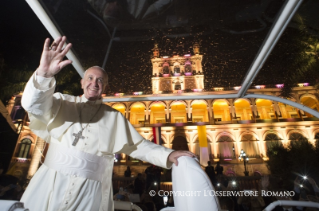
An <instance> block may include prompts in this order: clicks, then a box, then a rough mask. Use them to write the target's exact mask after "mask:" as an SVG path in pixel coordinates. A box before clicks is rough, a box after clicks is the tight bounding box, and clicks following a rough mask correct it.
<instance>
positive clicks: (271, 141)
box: [265, 133, 281, 151]
mask: <svg viewBox="0 0 319 211" xmlns="http://www.w3.org/2000/svg"><path fill="white" fill-rule="evenodd" d="M280 140H281V139H280V138H279V137H278V136H277V134H275V133H268V134H267V135H266V137H265V141H266V148H267V151H268V150H269V149H271V148H272V147H273V146H276V145H279V144H281V142H280Z"/></svg>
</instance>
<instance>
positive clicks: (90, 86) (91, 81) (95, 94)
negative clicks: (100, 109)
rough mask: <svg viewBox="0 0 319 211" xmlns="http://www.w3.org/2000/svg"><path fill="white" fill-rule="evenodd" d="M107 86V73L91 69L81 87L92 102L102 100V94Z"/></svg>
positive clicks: (95, 68) (94, 68)
mask: <svg viewBox="0 0 319 211" xmlns="http://www.w3.org/2000/svg"><path fill="white" fill-rule="evenodd" d="M106 84H107V78H106V73H104V72H103V70H101V69H100V68H98V67H91V68H89V69H88V70H87V71H86V72H85V75H84V78H83V79H82V80H81V86H82V89H83V92H84V96H85V97H86V99H88V100H90V101H94V100H98V99H100V98H101V95H102V92H103V90H104V88H105V86H106Z"/></svg>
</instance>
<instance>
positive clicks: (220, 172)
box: [215, 162, 224, 175]
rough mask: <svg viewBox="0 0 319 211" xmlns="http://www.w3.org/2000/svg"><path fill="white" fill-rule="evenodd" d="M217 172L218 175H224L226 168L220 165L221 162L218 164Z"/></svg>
mask: <svg viewBox="0 0 319 211" xmlns="http://www.w3.org/2000/svg"><path fill="white" fill-rule="evenodd" d="M215 171H216V174H217V175H223V171H224V168H223V167H222V166H221V165H220V162H217V165H216V168H215Z"/></svg>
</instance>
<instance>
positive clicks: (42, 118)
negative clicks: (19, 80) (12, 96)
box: [21, 72, 56, 141]
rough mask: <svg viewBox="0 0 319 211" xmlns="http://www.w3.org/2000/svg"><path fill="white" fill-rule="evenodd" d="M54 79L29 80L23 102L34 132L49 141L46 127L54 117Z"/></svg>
mask: <svg viewBox="0 0 319 211" xmlns="http://www.w3.org/2000/svg"><path fill="white" fill-rule="evenodd" d="M55 84H56V82H55V79H54V78H44V77H41V76H38V75H36V72H35V73H34V74H33V75H32V76H31V78H30V79H29V81H28V83H27V85H26V87H25V89H24V92H23V96H22V100H21V104H22V106H23V108H24V109H25V110H26V111H27V112H28V115H29V118H30V128H31V129H32V131H33V132H34V133H35V134H36V135H38V136H40V137H41V138H43V139H44V140H46V141H48V138H49V134H48V132H47V130H46V126H47V124H48V122H49V121H50V119H51V117H52V104H53V93H54V89H55Z"/></svg>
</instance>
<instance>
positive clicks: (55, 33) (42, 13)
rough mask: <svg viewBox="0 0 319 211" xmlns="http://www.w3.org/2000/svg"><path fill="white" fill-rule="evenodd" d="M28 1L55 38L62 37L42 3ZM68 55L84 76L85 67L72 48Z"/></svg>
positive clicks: (34, 0) (33, 0)
mask: <svg viewBox="0 0 319 211" xmlns="http://www.w3.org/2000/svg"><path fill="white" fill-rule="evenodd" d="M26 2H27V3H28V4H29V6H30V7H31V9H32V10H33V12H34V13H35V14H36V15H37V16H38V18H39V19H40V21H41V22H42V24H43V25H44V27H45V28H46V29H47V30H48V32H49V33H50V34H51V36H52V37H53V39H56V38H58V37H61V34H60V32H59V30H58V29H57V27H56V26H55V25H54V23H53V22H52V20H51V19H50V17H49V16H48V15H47V13H46V11H45V10H44V9H43V7H42V6H41V4H40V3H39V2H38V1H37V0H26ZM66 57H68V59H70V60H72V65H73V67H74V68H75V70H76V71H77V72H78V73H79V74H80V76H81V77H82V78H83V76H84V69H83V67H82V65H81V63H80V61H79V60H78V58H77V57H76V56H75V54H74V53H73V51H72V49H70V50H69V52H68V53H67V54H66Z"/></svg>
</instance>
